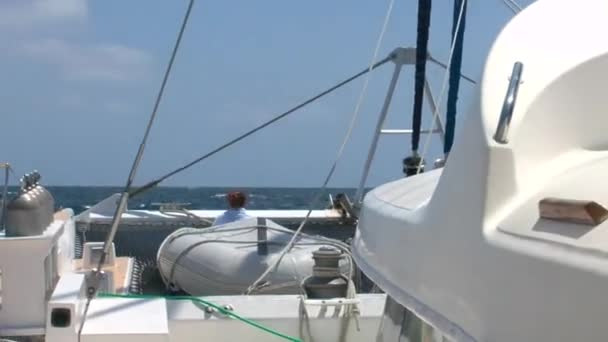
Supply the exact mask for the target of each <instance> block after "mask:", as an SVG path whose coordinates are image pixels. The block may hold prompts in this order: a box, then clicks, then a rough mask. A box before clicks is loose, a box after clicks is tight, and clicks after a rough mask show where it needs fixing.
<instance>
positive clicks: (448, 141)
mask: <svg viewBox="0 0 608 342" xmlns="http://www.w3.org/2000/svg"><path fill="white" fill-rule="evenodd" d="M461 9H462V15H461V14H460V10H461ZM466 13H467V1H466V0H454V15H453V19H452V41H453V42H454V52H453V55H452V60H451V62H450V83H449V84H450V88H449V90H448V100H447V112H446V125H445V142H444V144H443V153H444V154H445V155H446V157H447V155H448V154H449V153H450V150H451V149H452V144H453V143H454V131H455V130H456V109H457V108H456V107H457V102H458V90H459V88H460V70H461V68H462V47H463V45H464V28H465V23H466ZM459 20H460V24H459V23H458V21H459ZM456 30H458V31H457V32H456Z"/></svg>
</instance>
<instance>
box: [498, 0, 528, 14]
mask: <svg viewBox="0 0 608 342" xmlns="http://www.w3.org/2000/svg"><path fill="white" fill-rule="evenodd" d="M503 1H507V2H509V3H510V4H511V5H512V6H513V7H515V8H516V9H517V11H518V12H521V11H522V10H523V9H524V8H523V7H522V6H521V5H520V4H518V3H517V2H516V1H515V0H503Z"/></svg>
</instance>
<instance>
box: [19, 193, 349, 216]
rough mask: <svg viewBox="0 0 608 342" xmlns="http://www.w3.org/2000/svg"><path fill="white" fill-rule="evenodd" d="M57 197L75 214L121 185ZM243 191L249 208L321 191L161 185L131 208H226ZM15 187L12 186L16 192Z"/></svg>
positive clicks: (296, 202) (303, 199)
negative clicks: (166, 205)
mask: <svg viewBox="0 0 608 342" xmlns="http://www.w3.org/2000/svg"><path fill="white" fill-rule="evenodd" d="M47 188H48V189H49V191H51V193H52V194H53V196H54V197H55V204H56V206H57V207H58V208H72V209H74V211H75V212H76V213H79V212H81V211H83V210H85V209H86V208H87V207H88V206H92V205H94V204H95V203H97V202H99V201H101V200H103V199H104V198H107V197H108V196H110V195H112V194H114V193H117V192H120V191H122V188H120V187H98V186H48V187H47ZM233 190H240V191H244V192H245V193H247V195H248V197H249V201H248V203H247V208H248V209H307V208H308V207H309V205H310V203H311V201H312V200H313V199H314V197H315V196H316V195H317V194H318V192H319V189H314V188H227V187H196V188H186V187H160V188H155V189H152V190H150V191H148V192H146V193H144V194H142V195H141V196H138V197H135V198H132V199H131V200H130V201H129V208H130V209H156V208H158V206H157V205H155V204H156V203H160V202H181V203H190V205H189V206H188V207H187V208H189V209H224V208H226V200H225V197H224V196H225V194H226V193H228V192H230V191H233ZM15 191H16V189H11V192H15ZM338 193H346V194H347V195H348V196H350V197H351V198H353V196H354V193H355V190H354V189H343V188H342V189H339V188H334V189H327V190H326V192H325V195H324V196H323V197H322V198H321V200H320V201H319V203H317V205H316V206H315V209H321V208H325V207H327V206H328V205H329V197H328V195H329V194H332V195H334V196H335V195H336V194H338Z"/></svg>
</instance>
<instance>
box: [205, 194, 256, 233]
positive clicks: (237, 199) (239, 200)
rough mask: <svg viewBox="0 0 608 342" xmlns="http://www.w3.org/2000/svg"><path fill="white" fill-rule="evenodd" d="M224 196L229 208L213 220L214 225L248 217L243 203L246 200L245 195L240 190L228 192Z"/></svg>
mask: <svg viewBox="0 0 608 342" xmlns="http://www.w3.org/2000/svg"><path fill="white" fill-rule="evenodd" d="M226 198H227V199H228V205H229V206H230V209H228V210H226V211H225V212H224V213H223V214H221V215H220V216H218V217H217V218H216V219H215V221H214V222H213V225H214V226H219V225H220V224H226V223H230V222H235V221H239V220H243V219H246V218H249V217H251V216H249V215H247V211H246V210H245V203H246V202H247V196H245V194H244V193H242V192H240V191H234V192H231V193H229V194H228V195H227V196H226Z"/></svg>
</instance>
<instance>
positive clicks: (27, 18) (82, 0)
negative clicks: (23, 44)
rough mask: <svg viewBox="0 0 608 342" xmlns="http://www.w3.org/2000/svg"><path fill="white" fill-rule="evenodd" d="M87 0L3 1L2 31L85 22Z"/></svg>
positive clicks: (0, 17) (1, 6)
mask: <svg viewBox="0 0 608 342" xmlns="http://www.w3.org/2000/svg"><path fill="white" fill-rule="evenodd" d="M87 12H88V7H87V1H86V0H2V1H0V29H3V30H10V31H31V30H35V29H40V28H41V27H44V26H48V25H57V24H61V25H64V24H66V23H73V22H83V21H85V20H86V17H87Z"/></svg>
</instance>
